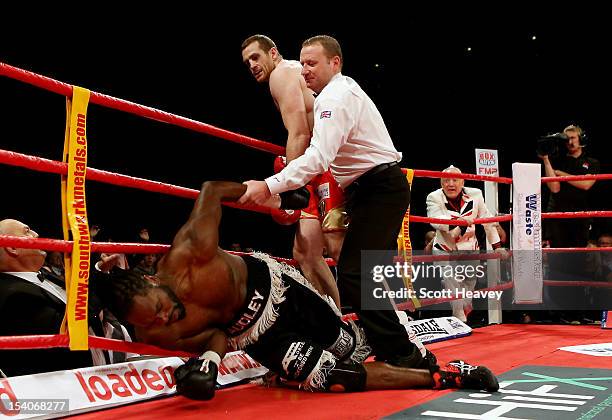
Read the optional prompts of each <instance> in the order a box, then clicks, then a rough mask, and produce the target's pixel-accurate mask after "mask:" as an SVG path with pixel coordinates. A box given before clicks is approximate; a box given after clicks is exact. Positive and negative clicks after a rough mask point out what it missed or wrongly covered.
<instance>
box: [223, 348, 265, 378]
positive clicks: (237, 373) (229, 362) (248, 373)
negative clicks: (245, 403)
mask: <svg viewBox="0 0 612 420" xmlns="http://www.w3.org/2000/svg"><path fill="white" fill-rule="evenodd" d="M267 372H268V369H267V368H265V367H263V366H262V365H260V364H259V363H257V362H256V361H255V360H253V359H252V358H251V356H249V355H248V354H246V353H245V352H243V351H234V352H231V353H228V354H226V355H225V357H224V358H223V361H222V362H221V366H219V376H218V377H217V383H218V384H219V385H221V386H227V385H231V384H235V383H237V382H242V381H244V380H245V379H252V378H257V377H259V376H263V375H265V374H266V373H267Z"/></svg>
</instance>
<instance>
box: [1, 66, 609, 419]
mask: <svg viewBox="0 0 612 420" xmlns="http://www.w3.org/2000/svg"><path fill="white" fill-rule="evenodd" d="M0 75H2V76H5V77H8V78H12V79H15V80H18V81H21V82H24V83H28V84H30V85H33V86H36V87H38V88H41V89H44V90H48V91H51V92H54V93H57V94H60V95H63V96H66V97H68V98H70V97H71V96H72V95H73V86H71V85H69V84H66V83H62V82H59V81H57V80H53V79H50V78H48V77H45V76H41V75H38V74H35V73H32V72H29V71H25V70H22V69H19V68H16V67H12V66H9V65H7V64H4V63H0ZM89 102H90V103H93V104H97V105H100V106H103V107H107V108H112V109H116V110H119V111H123V112H127V113H131V114H134V115H137V116H140V117H144V118H148V119H153V120H156V121H160V122H164V123H167V124H171V125H175V126H178V127H182V128H186V129H188V130H192V131H196V132H199V133H205V134H209V135H212V136H215V137H218V138H221V139H224V140H227V141H231V142H235V143H238V144H240V145H243V146H246V147H249V148H253V149H256V150H260V151H264V152H267V153H272V154H276V155H282V154H284V149H283V148H282V147H280V146H277V145H274V144H271V143H267V142H264V141H261V140H258V139H254V138H251V137H248V136H244V135H241V134H237V133H233V132H230V131H227V130H223V129H220V128H217V127H214V126H211V125H208V124H205V123H201V122H198V121H195V120H191V119H188V118H185V117H181V116H178V115H174V114H170V113H167V112H164V111H161V110H157V109H154V108H150V107H147V106H143V105H139V104H136V103H133V102H129V101H125V100H122V99H117V98H113V97H110V96H107V95H103V94H100V93H96V92H90V99H89ZM0 163H2V164H4V165H10V166H15V167H20V168H23V169H28V170H32V171H38V172H45V173H52V174H60V175H66V174H68V172H69V164H68V163H66V162H59V161H54V160H49V159H44V158H41V157H37V156H30V155H26V154H22V153H19V152H16V151H8V150H0ZM413 175H414V177H415V178H444V177H448V174H447V173H444V172H439V171H430V170H413ZM85 177H86V179H87V180H88V181H95V182H100V183H106V184H110V185H113V186H116V187H124V188H135V189H140V190H144V191H149V192H154V193H158V194H164V195H171V196H175V197H180V198H188V199H195V198H197V196H198V194H199V191H198V190H195V189H190V188H186V187H182V186H177V185H172V184H168V183H162V182H157V181H152V180H148V179H143V178H136V177H132V176H128V175H123V174H119V173H113V172H108V171H104V170H100V169H95V168H91V167H87V171H86V176H85ZM453 178H462V179H466V180H473V181H490V182H497V183H501V184H512V183H513V179H511V178H505V177H493V176H483V175H475V174H453ZM610 179H612V174H600V175H583V176H566V177H549V178H542V182H543V183H545V182H566V181H570V180H610ZM224 205H226V206H230V207H234V208H238V209H242V210H245V211H255V212H259V213H264V214H268V213H270V209H268V208H265V207H257V206H255V207H244V206H240V205H238V204H236V203H224ZM610 216H612V211H584V212H571V213H542V219H547V218H548V219H553V218H556V219H559V218H588V217H610ZM512 218H513V216H512V215H502V216H496V217H492V218H486V219H476V220H475V221H474V223H475V224H482V223H491V222H507V221H511V220H512ZM407 220H409V221H410V222H412V223H427V224H429V223H436V224H448V225H459V226H466V225H467V222H465V221H460V220H448V219H434V218H429V217H422V216H416V215H409V216H407ZM0 246H3V247H5V246H12V247H18V248H31V249H43V250H48V251H60V252H71V251H72V250H73V242H72V241H68V240H59V239H51V238H37V239H31V238H24V237H15V236H6V235H0ZM168 248H169V245H165V244H136V243H95V242H92V243H91V249H90V251H91V252H115V253H143V254H148V253H164V252H167V250H168ZM543 251H544V252H546V253H558V252H584V251H587V249H585V248H563V249H546V250H543ZM588 251H593V249H588ZM598 251H599V252H601V251H607V252H609V251H612V248H599V249H598ZM238 254H240V253H238ZM275 258H276V259H278V260H280V261H283V262H286V263H288V264H293V265H295V261H293V260H290V259H285V258H279V257H275ZM448 258H449V257H448V256H436V255H422V256H419V255H414V256H412V257H411V260H412V261H413V262H432V261H436V260H442V259H444V260H447V259H448ZM460 258H461V257H458V259H460ZM479 258H481V259H490V260H495V259H499V258H500V256H499V255H498V254H495V253H489V254H483V255H480V256H479ZM328 263H329V264H333V261H331V260H328ZM544 284H546V285H548V286H568V285H570V284H568V283H567V282H559V281H556V280H555V279H547V280H544ZM571 285H572V286H588V287H605V288H609V287H611V286H612V284H610V283H602V282H596V281H594V282H572V283H571ZM513 287H514V284H513V282H512V280H511V281H509V282H505V283H503V284H497V285H494V286H491V287H489V288H487V289H482V290H508V289H512V288H513ZM452 299H453V298H452V297H451V298H435V299H421V300H420V302H419V304H420V305H421V306H428V305H434V304H440V303H444V302H448V301H450V300H452ZM400 308H401V309H409V308H411V303H410V302H406V303H404V304H400ZM345 317H346V318H350V319H356V318H357V317H356V315H355V314H347V315H345ZM69 341H70V338H69V336H68V335H66V334H57V335H49V336H15V337H0V348H3V349H32V348H50V347H68V346H69V345H70V343H69ZM517 344H519V345H518V346H517ZM88 346H89V347H90V348H100V349H105V350H113V351H123V352H133V353H138V354H147V355H156V356H164V357H167V358H170V359H173V362H172V363H173V364H174V366H177V363H179V361H178V359H176V357H175V356H189V354H187V353H183V352H176V351H168V350H165V349H160V348H157V347H155V346H150V345H146V344H142V343H130V342H122V341H118V340H112V339H105V338H101V337H93V336H90V337H88ZM574 347H576V348H574ZM577 347H581V348H577ZM428 348H429V349H431V350H434V351H435V353H436V355H437V357H438V359H439V361H440V362H442V363H446V362H447V361H449V360H451V359H453V358H456V355H461V358H465V359H467V360H476V361H478V363H480V364H484V365H487V366H488V367H490V368H491V370H492V371H493V372H494V373H495V374H498V375H502V376H501V381H500V382H501V383H502V390H501V392H500V395H498V396H491V395H483V394H474V393H470V392H464V391H454V392H453V391H442V392H441V391H432V390H401V391H376V392H364V393H358V394H319V393H317V394H314V393H307V392H298V391H292V390H289V389H281V388H266V387H263V386H260V385H258V384H256V383H248V384H242V385H237V386H231V387H227V388H224V389H221V390H219V391H218V392H217V394H216V397H215V398H214V399H213V400H212V401H208V402H197V401H191V400H188V399H186V398H184V397H182V396H171V395H172V393H173V391H174V389H173V388H174V383H173V380H172V378H171V377H169V376H164V374H163V372H166V371H164V367H160V370H159V372H160V374H159V375H158V376H159V378H160V379H159V380H157V379H156V381H157V382H155V381H153V382H152V383H153V384H154V385H155V386H158V387H163V388H164V389H163V390H161V392H159V393H157V394H156V393H152V394H151V396H150V397H149V398H151V397H153V398H155V399H154V400H152V401H141V400H138V401H137V400H130V399H126V400H124V401H121V402H117V401H115V397H116V395H113V396H112V398H113V404H107V405H99V406H97V408H96V409H103V408H108V409H110V410H111V411H103V412H92V413H87V414H80V415H79V417H82V418H99V417H103V416H104V417H106V416H108V415H117V416H120V417H122V418H142V417H145V416H146V417H154V418H156V417H159V418H162V417H167V416H180V417H181V418H183V417H185V418H190V417H196V416H202V415H210V416H213V418H217V417H221V416H231V417H232V418H253V417H270V413H274V414H273V416H274V417H277V418H285V417H287V418H289V417H291V418H313V417H314V418H322V419H326V418H329V419H332V418H334V419H335V418H379V417H384V416H390V417H391V418H515V417H514V416H512V417H503V416H502V414H504V413H509V412H510V411H512V410H519V411H520V410H524V412H522V415H526V416H535V417H525V418H544V417H545V415H550V414H551V413H552V414H554V415H555V416H557V417H559V418H578V417H579V416H578V413H581V412H582V411H581V410H582V408H583V407H586V406H587V405H585V404H586V401H589V404H591V405H592V406H593V407H594V408H593V409H592V410H595V411H596V410H597V409H598V407H603V408H602V410H601V411H603V410H604V409H605V407H606V405H605V404H607V403H606V401H610V404H611V405H612V399H610V398H608V397H609V396H612V332H610V331H609V330H605V329H601V328H600V327H599V326H580V327H578V326H557V325H546V326H544V325H491V326H488V327H484V328H479V329H476V330H474V331H472V332H471V334H470V335H469V336H464V337H462V338H458V339H453V340H449V341H441V342H436V343H433V344H430V345H428ZM562 348H566V349H562ZM567 348H571V349H567ZM492 349H494V351H491V350H492ZM236 357H237V356H236ZM251 362H252V360H251V361H250V362H248V363H251ZM250 367H251V368H260V367H261V366H250ZM130 369H131V368H130ZM521 369H522V370H521ZM525 369H527V371H525ZM547 369H552V370H555V369H556V370H555V372H556V371H557V370H558V371H559V372H560V373H555V375H556V376H553V375H552V374H551V375H550V376H547V375H546V371H547ZM589 369H591V370H593V369H595V370H596V372H595V373H594V372H587V371H588V370H589ZM167 372H170V373H171V369H170V370H167ZM67 374H68V372H67ZM140 374H141V376H143V377H144V376H145V375H144V374H143V373H142V372H141V373H140ZM563 375H565V376H563ZM597 375H599V376H597ZM33 376H35V375H33ZM92 377H93V376H92ZM22 378H23V377H22ZM81 378H83V376H81ZM530 378H531V379H530ZM533 378H536V379H533ZM593 378H595V379H597V380H596V381H595V382H593V381H591V379H593ZM90 379H91V377H90ZM162 379H164V381H165V382H162ZM11 381H13V379H12V378H8V379H0V384H1V385H0V399H1V400H2V401H7V395H8V393H9V391H8V390H9V389H10V390H11V392H14V390H13V388H15V386H13V387H12V388H11ZM529 381H532V382H529ZM538 381H539V382H538ZM145 382H146V383H147V384H149V382H147V381H146V380H145ZM92 383H93V384H94V385H92ZM81 384H83V382H82V381H81ZM95 384H96V382H95V381H94V382H91V381H90V382H89V383H88V384H83V389H86V388H87V389H89V390H90V391H91V392H90V393H89V395H88V397H89V398H90V399H89V400H90V401H92V400H96V396H98V397H99V396H100V395H103V396H104V395H106V394H104V392H103V390H104V389H106V388H103V387H102V385H100V387H101V388H95V386H96V385H95ZM164 384H165V385H164ZM576 384H578V385H576ZM155 386H152V388H153V390H156V388H155ZM542 387H544V388H542ZM551 387H552V388H551ZM550 391H554V392H557V394H558V395H553V393H551V392H550ZM595 391H597V392H595ZM109 392H110V391H109ZM581 392H582V393H581ZM589 392H591V394H593V395H591V394H589ZM606 392H607V393H608V394H606ZM595 394H596V395H595ZM34 395H35V392H34ZM560 395H563V397H561V396H560ZM16 397H17V398H19V395H16ZM30 398H31V397H30ZM110 398H111V397H109V399H110ZM97 399H98V400H99V399H100V398H97ZM101 399H105V398H101ZM444 399H447V400H448V401H446V402H444V403H440V404H442V405H441V406H440V407H441V408H440V407H438V406H437V405H435V404H436V403H435V402H436V401H438V400H440V401H442V400H444ZM458 400H462V401H458ZM463 400H465V401H463ZM467 400H470V401H467ZM478 401H480V403H479V402H478ZM570 401H571V402H570ZM136 402H137V403H136ZM577 402H583V404H578V403H577ZM130 403H132V404H130ZM595 403H596V404H595ZM123 404H129V405H123ZM432 404H434V405H432ZM444 404H446V405H444ZM508 404H515V405H514V406H510V405H508ZM521 404H523V405H521ZM598 404H599V405H598ZM116 405H122V406H121V407H116V408H110V407H113V406H116ZM591 405H588V406H589V407H590V406H591ZM431 407H433V408H431ZM474 407H478V408H479V410H480V411H474V410H473V408H474ZM551 407H553V408H551ZM493 408H495V409H496V410H497V411H496V412H491V413H490V414H487V415H486V416H485V417H482V416H483V413H485V412H486V413H489V411H487V410H490V409H493ZM92 409H93V408H92ZM415 410H416V411H415ZM453 410H455V411H453ZM504 410H505V411H504ZM525 410H526V411H525ZM530 410H532V411H530ZM538 410H539V411H538ZM608 410H611V411H612V408H610V409H608ZM78 411H87V410H86V409H81V410H78ZM78 411H70V412H63V413H61V412H60V413H58V414H55V415H53V414H50V416H65V415H67V414H74V413H76V412H78ZM601 411H600V412H601ZM534 412H538V413H540V414H533V413H534ZM584 412H585V413H588V412H590V411H588V410H587V411H584ZM593 412H594V411H593ZM445 413H446V414H445ZM525 413H527V414H525ZM541 413H544V414H541ZM583 414H584V413H583ZM564 415H568V416H574V417H563V416H564ZM608 415H611V414H608ZM16 416H17V417H16ZM496 416H497V417H496ZM3 417H6V418H22V417H23V418H27V417H29V416H28V415H23V414H20V413H18V412H14V411H6V410H0V418H3ZM516 418H523V417H520V416H518V417H516Z"/></svg>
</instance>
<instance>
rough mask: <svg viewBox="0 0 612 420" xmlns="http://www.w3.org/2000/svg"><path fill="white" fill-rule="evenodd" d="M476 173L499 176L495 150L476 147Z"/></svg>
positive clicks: (497, 157)
mask: <svg viewBox="0 0 612 420" xmlns="http://www.w3.org/2000/svg"><path fill="white" fill-rule="evenodd" d="M476 173H477V174H478V175H486V176H499V156H498V154H497V150H493V149H476Z"/></svg>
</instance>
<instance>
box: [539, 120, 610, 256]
mask: <svg viewBox="0 0 612 420" xmlns="http://www.w3.org/2000/svg"><path fill="white" fill-rule="evenodd" d="M559 142H563V143H565V147H566V148H567V154H565V155H563V156H554V155H555V154H557V149H558V146H557V145H556V144H558V143H559ZM584 143H585V138H584V133H583V131H582V129H581V128H580V127H578V126H577V125H570V126H568V127H566V128H565V129H564V130H563V134H558V135H553V136H549V137H546V138H544V139H542V140H541V141H540V143H539V147H538V157H539V158H540V159H542V163H543V164H544V172H545V176H567V175H592V174H597V173H599V161H598V160H597V159H593V158H591V157H588V156H586V153H585V152H584V151H583V147H584V146H585V144H584ZM549 155H550V156H549ZM551 157H552V158H553V162H551ZM593 184H595V180H590V181H567V182H548V183H547V184H546V186H547V187H548V189H549V190H550V192H551V194H550V197H549V199H548V208H547V211H549V212H553V211H562V212H568V211H585V210H587V209H588V200H587V196H588V191H589V190H590V189H591V187H592V186H593ZM589 224H590V220H589V219H553V220H550V221H549V223H547V225H546V229H545V232H544V235H545V237H547V238H548V239H550V241H551V245H552V247H553V248H563V247H585V246H586V245H587V241H588V239H589Z"/></svg>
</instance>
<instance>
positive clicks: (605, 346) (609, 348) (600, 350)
mask: <svg viewBox="0 0 612 420" xmlns="http://www.w3.org/2000/svg"><path fill="white" fill-rule="evenodd" d="M559 350H564V351H571V352H572V353H580V354H587V355H589V356H600V357H601V356H604V357H612V343H598V344H584V345H582V346H568V347H559Z"/></svg>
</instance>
